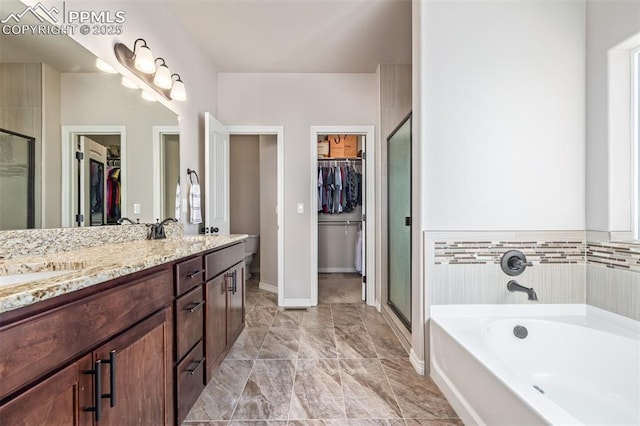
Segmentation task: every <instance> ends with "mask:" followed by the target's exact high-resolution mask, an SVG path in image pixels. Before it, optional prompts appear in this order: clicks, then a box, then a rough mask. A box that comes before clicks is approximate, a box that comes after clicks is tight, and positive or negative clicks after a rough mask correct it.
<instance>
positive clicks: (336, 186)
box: [318, 163, 362, 214]
mask: <svg viewBox="0 0 640 426" xmlns="http://www.w3.org/2000/svg"><path fill="white" fill-rule="evenodd" d="M361 204H362V173H361V172H360V171H359V170H358V169H356V167H354V166H353V165H352V164H346V163H345V164H336V165H332V166H324V165H320V166H318V212H319V213H326V214H337V213H343V212H344V213H349V212H351V211H353V209H355V208H356V206H358V205H361Z"/></svg>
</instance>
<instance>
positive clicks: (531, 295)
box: [507, 280, 538, 301]
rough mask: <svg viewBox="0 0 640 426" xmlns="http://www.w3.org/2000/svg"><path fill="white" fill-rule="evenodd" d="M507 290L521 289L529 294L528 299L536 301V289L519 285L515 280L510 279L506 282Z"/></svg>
mask: <svg viewBox="0 0 640 426" xmlns="http://www.w3.org/2000/svg"><path fill="white" fill-rule="evenodd" d="M507 290H509V291H511V292H515V291H522V292H524V293H527V295H528V296H529V300H535V301H538V295H537V294H536V291H535V290H534V289H533V288H529V287H525V286H523V285H520V284H518V283H517V281H516V280H511V281H509V282H508V283H507Z"/></svg>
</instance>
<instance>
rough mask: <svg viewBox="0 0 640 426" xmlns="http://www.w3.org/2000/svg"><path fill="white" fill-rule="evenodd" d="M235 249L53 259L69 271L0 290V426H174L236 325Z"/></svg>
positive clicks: (140, 246)
mask: <svg viewBox="0 0 640 426" xmlns="http://www.w3.org/2000/svg"><path fill="white" fill-rule="evenodd" d="M243 241H244V236H231V237H214V238H210V239H208V240H204V239H203V240H196V239H194V240H193V241H185V240H181V241H135V242H128V243H121V244H112V245H107V246H103V247H95V248H89V249H83V250H76V251H73V252H64V253H56V254H54V255H51V256H45V257H46V258H47V259H49V260H48V261H49V262H52V261H51V259H52V258H53V259H55V258H56V256H58V258H62V256H65V257H66V258H74V262H77V265H80V268H81V269H79V270H75V271H72V272H70V273H69V274H67V275H60V276H58V277H55V278H51V279H48V280H42V281H40V282H31V283H25V284H18V285H15V286H12V287H0V424H7V425H9V424H47V425H48V424H69V425H83V424H86V425H88V424H100V425H102V424H105V425H111V424H113V425H154V426H155V425H173V424H178V425H179V424H180V423H181V422H182V420H183V419H184V418H185V417H186V415H187V413H188V412H189V410H190V409H191V407H192V405H193V403H194V402H195V401H196V399H197V398H198V396H199V395H200V393H201V392H202V390H203V389H204V386H205V385H206V383H207V382H208V381H209V380H210V379H211V376H212V374H213V373H214V371H215V369H216V367H217V366H218V365H219V363H220V361H221V360H222V359H223V358H224V356H225V355H226V353H227V352H228V350H229V349H230V348H231V346H232V345H233V343H234V342H235V340H236V339H237V337H238V335H239V334H240V332H241V331H242V329H243V328H244V298H245V288H244V286H245V282H244V281H245V279H244V268H245V267H244V242H243ZM106 250H113V251H114V255H113V257H112V263H111V264H110V265H109V266H107V265H99V266H92V267H88V266H87V265H91V263H92V256H94V255H97V254H98V253H102V254H103V256H102V257H104V252H105V251H106ZM145 254H146V255H145ZM16 260H17V259H16ZM20 261H21V262H22V266H23V267H24V266H25V265H26V267H29V265H30V263H29V262H30V261H31V262H33V259H30V260H27V261H25V260H20ZM3 264H4V266H5V267H7V264H9V266H11V262H10V261H3ZM34 264H35V263H32V264H31V265H34ZM52 264H54V263H52ZM0 266H2V265H0ZM4 273H5V274H6V271H4ZM65 289H66V291H65ZM16 304H18V305H21V306H17V307H16Z"/></svg>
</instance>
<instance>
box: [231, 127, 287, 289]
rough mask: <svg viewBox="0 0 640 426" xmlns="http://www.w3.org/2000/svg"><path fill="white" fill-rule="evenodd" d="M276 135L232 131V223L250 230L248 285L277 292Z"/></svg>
mask: <svg viewBox="0 0 640 426" xmlns="http://www.w3.org/2000/svg"><path fill="white" fill-rule="evenodd" d="M276 207H277V138H276V135H257V134H256V135H234V134H232V135H230V138H229V208H230V215H229V219H230V221H229V227H230V232H231V233H232V234H247V235H248V236H249V237H248V238H247V240H245V265H246V278H247V287H250V286H253V285H255V286H258V287H259V288H260V289H262V290H266V291H270V292H272V293H277V292H278V256H277V253H278V245H277V234H278V224H277V214H276Z"/></svg>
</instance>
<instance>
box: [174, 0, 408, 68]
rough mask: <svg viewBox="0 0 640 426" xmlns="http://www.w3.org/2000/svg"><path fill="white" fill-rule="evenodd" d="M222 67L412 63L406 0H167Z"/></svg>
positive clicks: (321, 66)
mask: <svg viewBox="0 0 640 426" xmlns="http://www.w3.org/2000/svg"><path fill="white" fill-rule="evenodd" d="M170 5H171V8H172V9H173V11H174V12H175V14H176V15H177V16H178V19H179V20H180V21H181V22H182V24H183V26H184V28H185V29H187V31H189V32H190V33H192V35H193V37H194V39H195V40H196V42H197V43H198V44H199V46H200V49H201V50H202V51H203V52H204V53H205V54H206V55H209V57H210V58H211V61H212V63H213V64H214V65H215V66H216V68H217V69H218V70H219V71H221V72H261V73H266V72H278V73H282V72H296V73H371V72H375V70H376V67H377V65H378V64H381V63H383V64H384V63H411V0H208V1H203V0H200V1H196V0H170Z"/></svg>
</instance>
